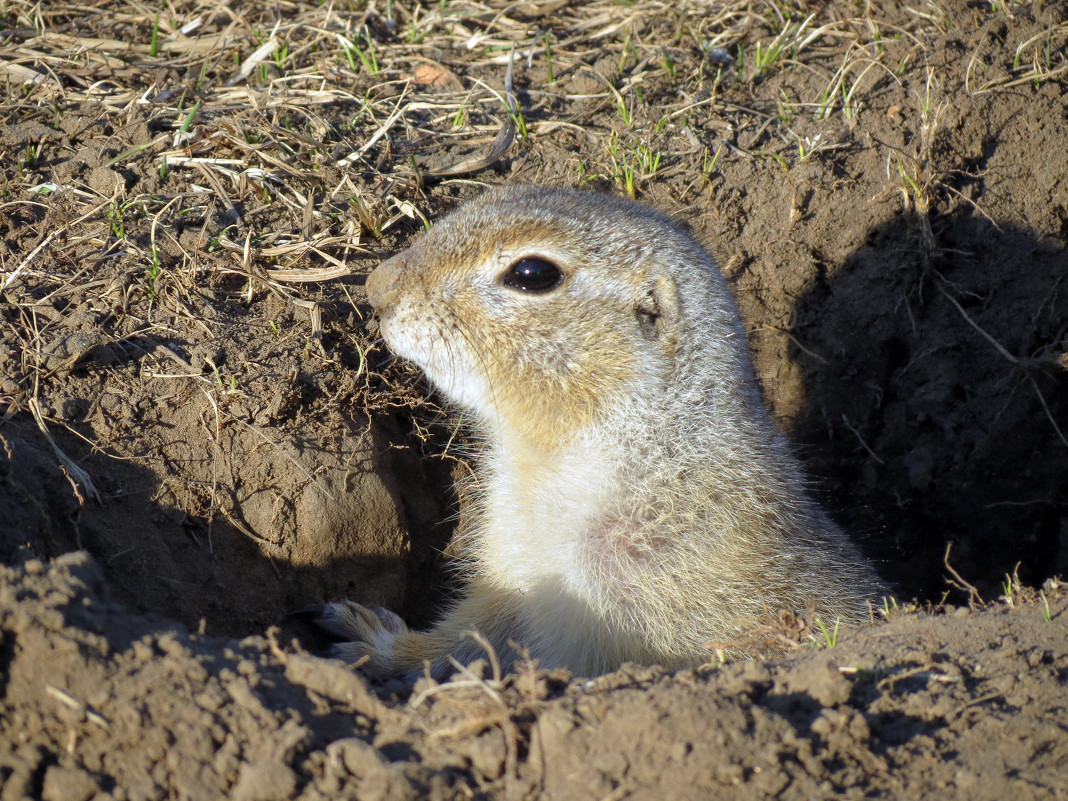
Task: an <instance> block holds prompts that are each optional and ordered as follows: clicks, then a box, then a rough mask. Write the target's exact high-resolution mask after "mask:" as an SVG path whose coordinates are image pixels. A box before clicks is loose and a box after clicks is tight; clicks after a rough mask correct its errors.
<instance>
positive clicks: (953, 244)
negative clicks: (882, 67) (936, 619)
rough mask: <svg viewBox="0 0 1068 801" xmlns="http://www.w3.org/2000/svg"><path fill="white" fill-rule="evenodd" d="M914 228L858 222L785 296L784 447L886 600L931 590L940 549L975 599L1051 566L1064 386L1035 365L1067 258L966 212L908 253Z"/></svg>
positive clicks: (1060, 347)
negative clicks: (822, 267)
mask: <svg viewBox="0 0 1068 801" xmlns="http://www.w3.org/2000/svg"><path fill="white" fill-rule="evenodd" d="M922 222H923V221H922V220H920V219H919V218H917V217H915V216H901V217H898V218H896V219H894V220H893V221H892V222H891V223H889V224H887V225H885V226H881V227H877V228H874V229H872V230H871V231H870V233H869V235H868V237H867V240H866V241H865V242H864V244H863V245H862V246H861V247H859V248H858V249H857V250H856V251H855V252H854V254H853V255H852V256H851V257H850V258H849V259H848V260H847V262H846V263H845V265H844V266H843V267H842V268H841V269H839V270H838V271H837V272H836V273H835V274H834V275H833V276H830V277H825V278H823V279H822V280H820V281H818V282H816V283H815V284H814V285H812V287H811V288H810V290H809V291H808V292H807V293H806V294H805V295H804V296H803V297H801V298H800V299H799V300H798V302H797V305H796V308H795V317H794V320H795V323H794V327H793V331H794V333H795V334H796V337H797V340H796V341H795V343H803V345H804V347H803V348H802V347H799V346H798V345H797V344H794V345H793V346H792V347H791V356H792V357H793V358H794V359H795V360H796V361H797V362H798V364H799V365H800V367H801V369H802V374H803V376H804V378H803V380H804V386H805V404H804V409H803V411H802V414H801V415H800V417H799V418H798V424H797V427H796V429H795V431H794V438H795V441H797V443H798V445H799V446H800V447H801V449H802V452H803V453H804V456H805V460H806V462H807V464H808V466H809V469H810V470H811V472H812V474H813V475H814V476H818V477H820V479H821V480H823V481H825V486H826V487H827V489H828V491H829V492H828V494H829V496H830V497H829V498H828V499H827V500H828V501H829V503H830V504H831V505H832V507H833V508H834V509H835V511H836V513H837V517H838V518H839V519H840V521H841V522H842V523H843V524H844V525H845V527H846V528H847V529H848V530H851V531H853V532H854V533H855V534H857V535H858V539H859V540H860V541H861V545H862V546H863V547H864V548H865V549H866V550H867V552H868V553H869V554H870V555H871V556H872V557H873V558H874V559H876V560H877V561H878V563H879V565H880V569H881V571H882V572H883V574H884V575H885V577H886V578H888V579H890V580H891V581H892V582H894V583H895V584H896V585H897V587H898V588H899V590H900V591H901V593H902V595H903V596H905V597H909V596H915V595H918V596H920V597H922V598H928V599H932V600H937V599H938V598H939V597H940V596H941V594H942V592H943V591H944V590H945V588H946V585H945V580H944V576H945V570H944V568H943V555H944V553H945V550H946V547H947V545H948V544H950V543H952V545H953V550H952V555H951V559H950V561H951V564H952V565H953V566H954V567H955V568H956V569H957V570H958V571H959V572H960V573H961V575H962V576H964V577H965V578H966V579H967V580H969V581H971V582H974V583H976V584H977V585H978V586H979V588H980V590H981V591H982V592H983V593H984V596H985V597H988V598H989V597H992V596H996V594H997V592H998V587H999V584H1000V581H1001V580H1002V579H1003V578H1004V576H1005V574H1006V573H1012V572H1013V570H1014V569H1015V568H1016V565H1017V564H1019V577H1020V579H1021V580H1022V581H1023V582H1024V583H1031V584H1037V583H1041V581H1042V580H1043V579H1044V578H1046V577H1048V576H1051V575H1057V574H1062V575H1063V574H1066V573H1068V471H1066V470H1065V469H1064V465H1065V461H1066V458H1068V442H1065V440H1064V436H1065V432H1068V392H1066V389H1068V375H1065V373H1064V372H1063V371H1062V370H1059V369H1058V368H1057V367H1056V366H1054V365H1053V364H1051V363H1050V362H1052V361H1054V360H1055V359H1056V358H1057V357H1058V356H1059V355H1060V354H1061V353H1063V352H1064V351H1065V350H1066V344H1068V339H1066V332H1068V280H1066V278H1068V258H1066V254H1065V252H1064V244H1063V241H1062V242H1056V241H1045V242H1044V241H1041V240H1039V239H1036V237H1035V235H1034V233H1033V232H1031V231H1027V230H1023V229H1021V228H1018V227H1016V226H1013V225H1011V224H1004V223H999V224H997V225H995V224H994V223H993V222H991V221H990V220H987V219H984V218H982V217H980V216H977V215H975V214H965V213H960V214H953V215H949V216H944V217H934V218H932V219H931V222H930V224H931V233H932V234H933V242H934V247H928V248H925V247H924V246H923V241H924V239H925V237H924V236H923V235H922V233H921V232H922V230H923V228H922ZM928 241H929V240H928ZM980 329H981V330H980ZM995 343H996V344H995ZM1043 360H1045V362H1046V363H1045V364H1044V365H1039V364H1038V362H1042V361H1043Z"/></svg>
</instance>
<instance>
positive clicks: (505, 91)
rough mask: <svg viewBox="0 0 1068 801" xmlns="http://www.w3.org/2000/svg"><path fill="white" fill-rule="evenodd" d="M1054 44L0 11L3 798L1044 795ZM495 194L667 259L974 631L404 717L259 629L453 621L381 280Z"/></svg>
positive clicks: (752, 26) (886, 547)
mask: <svg viewBox="0 0 1068 801" xmlns="http://www.w3.org/2000/svg"><path fill="white" fill-rule="evenodd" d="M1066 49H1068V14H1066V12H1065V8H1064V6H1063V4H1056V3H1042V4H1034V5H1030V4H1019V3H1008V4H1005V3H1000V2H998V3H989V4H987V3H969V2H964V0H946V1H945V2H939V0H933V1H932V2H925V3H915V4H913V5H900V4H897V3H878V2H872V3H868V4H866V5H862V6H857V5H855V4H851V3H845V2H831V3H827V4H820V5H819V6H818V7H817V6H812V7H811V8H810V7H809V6H807V5H805V4H802V5H796V4H795V5H790V4H786V5H773V4H766V3H762V2H720V3H692V4H685V3H683V4H677V3H655V2H648V1H647V0H643V2H638V3H634V4H630V5H624V4H616V3H610V2H592V3H585V4H569V3H562V2H539V3H534V2H529V3H522V2H521V3H512V4H505V3H498V2H492V3H481V4H480V3H474V2H451V1H446V2H444V3H440V4H433V5H429V6H422V5H418V4H415V3H409V2H393V3H387V4H371V5H364V4H356V3H351V4H343V3H335V4H326V5H321V6H320V5H313V4H303V3H282V4H258V3H251V2H237V3H230V4H227V5H222V4H217V3H212V2H196V1H194V2H181V1H177V2H170V1H169V0H168V2H164V3H163V4H162V5H160V6H159V7H158V8H157V7H156V6H152V7H151V8H150V9H149V7H147V6H145V5H143V4H138V3H124V2H111V3H103V2H88V3H63V2H57V3H47V4H34V3H29V2H20V0H12V1H11V2H7V3H3V4H0V75H2V76H3V78H4V82H3V86H4V92H5V95H4V98H3V101H2V103H0V237H2V238H3V242H4V247H3V248H0V409H2V412H3V418H2V419H0V558H2V560H3V562H4V563H5V565H6V567H2V568H0V669H2V672H0V781H2V782H3V787H2V789H0V799H3V801H7V799H9V798H23V797H26V798H45V799H48V801H53V799H55V800H58V799H75V800H76V801H87V800H88V799H93V798H96V799H101V801H102V800H103V799H107V798H114V799H163V798H175V799H179V798H182V799H184V798H193V799H199V798H217V797H220V796H228V797H233V798H238V799H247V800H249V801H251V800H252V799H263V800H264V801H266V799H290V798H303V799H313V798H332V799H333V798H357V797H358V798H361V799H362V798H471V797H474V796H479V797H486V798H497V797H500V798H534V797H544V798H562V799H564V798H590V799H604V798H620V799H622V798H643V797H647V798H662V797H716V798H733V797H737V798H764V797H767V798H772V797H777V798H798V799H801V798H818V797H846V798H851V797H858V798H861V797H864V798H871V797H874V798H903V797H934V796H937V797H943V798H949V799H954V798H960V799H969V800H974V799H985V798H990V799H1000V798H1006V797H1012V798H1019V799H1026V798H1036V799H1037V798H1043V799H1045V798H1060V797H1064V796H1065V789H1064V788H1065V786H1066V784H1065V780H1064V777H1065V775H1066V765H1068V732H1066V731H1065V724H1064V720H1065V719H1066V718H1068V710H1066V709H1065V706H1066V700H1065V699H1066V698H1068V656H1066V654H1068V627H1066V626H1065V606H1066V603H1068V600H1066V597H1065V593H1064V590H1063V588H1062V586H1061V585H1060V584H1058V583H1057V582H1056V581H1046V580H1047V579H1048V578H1049V577H1051V576H1055V575H1058V574H1066V573H1068V470H1065V469H1064V465H1065V464H1066V463H1068V393H1066V391H1065V389H1066V383H1065V382H1066V379H1065V367H1066V366H1068V358H1066V356H1065V353H1066V351H1068V299H1066V297H1068V251H1066V244H1068V243H1066V237H1068V160H1066V159H1065V158H1064V157H1063V154H1064V153H1066V152H1068V58H1066V55H1065V53H1066ZM509 62H513V66H512V69H511V71H510V76H509V68H508V65H509ZM508 181H523V182H534V183H541V184H546V185H568V186H589V187H590V188H593V189H598V190H601V191H614V192H618V193H626V194H633V195H635V196H636V197H638V198H639V199H641V200H644V201H645V202H649V203H651V204H653V205H655V206H657V207H659V208H661V209H662V210H664V211H666V212H668V213H670V214H672V215H674V216H675V217H676V218H677V219H679V220H680V221H681V222H683V223H684V224H686V225H688V226H689V227H690V228H691V230H693V232H694V233H695V235H696V236H698V238H699V239H701V241H702V242H704V243H705V244H706V245H707V246H708V247H709V249H710V250H711V251H712V252H713V253H715V254H716V255H717V257H718V259H719V261H720V263H721V265H722V266H723V268H724V272H725V273H726V274H727V276H728V278H729V280H730V281H731V284H732V286H733V287H734V289H735V292H736V295H737V297H738V300H739V304H740V306H741V308H742V311H743V316H744V317H745V320H746V324H747V327H748V329H749V335H750V345H751V348H752V351H753V355H754V360H755V362H756V364H757V367H758V370H759V372H760V374H761V378H762V380H763V383H764V389H765V394H766V397H767V400H768V402H769V404H770V405H771V406H772V408H773V410H774V412H775V414H776V416H777V419H778V420H779V421H780V423H781V425H782V426H783V427H784V429H786V430H787V431H788V432H789V433H790V434H791V436H792V437H793V439H794V441H795V442H796V443H797V444H798V446H799V448H800V450H801V451H802V453H803V454H804V456H805V460H806V462H807V463H808V464H809V465H810V468H811V473H812V474H813V476H814V477H816V478H815V479H814V480H815V481H817V482H818V483H817V484H816V487H817V491H818V492H819V494H820V496H821V498H823V500H824V501H825V503H826V504H827V506H828V507H829V508H830V509H831V511H832V513H833V514H834V515H835V516H836V517H837V518H838V519H839V520H840V521H841V522H842V523H843V524H844V526H845V527H846V528H847V529H848V530H850V531H852V532H855V534H856V537H857V539H858V542H859V543H860V545H861V546H862V547H863V548H864V549H865V551H866V552H867V553H868V555H869V556H870V557H872V558H873V559H874V560H876V561H877V564H878V565H879V567H880V569H881V571H882V572H883V574H884V576H885V577H886V578H887V579H888V580H890V581H891V582H893V584H894V585H895V586H896V587H897V589H898V593H897V595H898V598H899V599H904V598H911V597H914V596H917V597H919V598H921V599H926V600H930V601H939V600H940V599H941V598H942V593H943V591H944V590H946V589H947V588H948V589H949V590H950V591H951V592H953V593H955V595H954V596H953V597H952V598H951V602H952V603H957V604H963V603H968V604H969V606H961V607H957V608H954V607H948V608H946V609H943V610H941V611H939V612H938V613H921V612H916V611H912V612H907V613H906V612H905V611H904V607H905V606H908V605H907V604H905V603H904V602H901V603H900V604H899V606H900V607H901V608H899V609H895V608H894V605H893V604H892V603H890V602H889V601H888V602H887V604H886V607H885V608H884V609H882V610H876V611H875V613H873V617H874V618H876V619H879V620H880V622H879V623H877V624H876V625H873V626H872V627H871V628H869V629H865V630H863V631H857V632H849V633H842V634H840V635H839V637H838V640H837V641H835V642H834V643H833V647H827V646H828V645H830V644H831V642H829V641H828V637H830V639H831V640H833V639H834V638H833V635H831V634H828V635H827V636H824V635H822V634H820V635H818V636H817V637H816V638H815V641H814V642H809V643H807V644H802V647H799V648H798V649H797V650H796V651H795V652H794V653H795V656H794V657H793V658H790V659H787V660H784V661H782V662H779V663H761V662H750V663H746V664H733V665H724V666H718V667H709V668H708V669H706V670H701V671H694V672H687V673H679V674H667V673H664V672H663V671H660V670H658V669H656V668H651V667H636V666H635V667H628V668H624V669H623V670H621V671H619V672H618V673H615V674H612V675H609V676H606V677H601V678H598V679H594V680H592V681H586V680H583V679H572V678H571V677H570V676H568V675H566V673H551V674H547V673H545V672H541V671H537V670H534V669H530V670H526V671H523V672H521V673H520V674H518V675H514V676H507V677H499V676H495V675H494V673H493V670H492V666H484V667H481V668H479V667H476V668H474V669H473V673H472V674H470V675H468V674H461V675H459V676H458V677H457V679H456V680H455V681H453V682H451V683H447V684H442V685H434V684H432V683H430V682H428V681H424V682H422V683H421V684H420V685H419V686H418V687H417V688H416V690H415V692H414V693H413V694H411V695H403V694H402V696H401V697H397V696H396V695H395V694H396V693H398V692H399V690H398V689H397V688H390V687H387V688H370V687H369V686H368V685H367V683H366V682H364V680H363V679H362V678H361V677H360V676H359V675H358V674H356V673H353V672H352V671H350V670H349V669H348V668H345V667H342V666H340V665H337V664H334V663H330V662H326V661H323V660H319V659H316V658H315V657H312V656H309V655H308V654H307V653H306V652H305V651H303V650H302V646H301V645H300V644H299V643H294V642H292V641H291V635H293V634H300V635H301V636H304V637H305V640H304V644H305V647H307V646H309V645H314V644H313V643H309V641H308V640H307V636H308V635H307V632H297V631H291V630H290V629H289V628H285V629H284V630H283V633H280V634H276V633H274V630H272V629H270V627H271V626H272V624H275V623H277V622H278V621H279V620H280V619H281V618H282V616H283V615H284V614H285V612H287V611H289V610H291V609H294V608H296V607H300V606H303V605H306V604H310V603H316V602H321V601H323V600H327V599H335V598H341V597H351V598H354V599H356V600H360V601H363V602H367V603H373V604H381V605H385V606H389V607H391V608H393V609H396V610H397V611H399V612H402V613H403V614H404V615H405V616H406V617H407V618H408V619H409V620H410V621H411V622H413V623H415V624H425V623H428V622H430V621H431V620H433V617H434V614H435V610H436V609H437V608H438V607H439V605H440V601H441V599H442V598H444V597H446V596H447V594H448V593H449V592H450V590H449V588H448V586H447V571H444V570H443V569H442V568H443V565H442V558H441V557H440V556H439V554H441V553H443V552H444V553H448V550H447V544H448V539H449V535H450V532H451V523H450V522H449V520H450V516H451V515H452V513H453V511H454V509H455V504H456V499H455V498H453V497H452V493H451V490H450V487H451V484H452V481H453V480H454V478H456V477H457V476H459V475H462V474H463V473H464V471H465V470H466V466H465V464H464V462H463V460H462V451H460V450H458V447H457V444H458V443H461V442H462V439H463V431H462V430H458V429H457V428H456V426H455V421H453V420H451V419H450V418H449V417H448V416H446V415H445V414H443V413H442V412H441V411H440V410H439V409H438V408H437V406H436V405H435V403H434V402H433V399H429V400H428V399H427V398H426V392H425V388H424V387H423V386H422V385H421V384H420V383H419V379H418V377H417V376H416V375H415V374H414V373H413V372H411V371H410V370H409V369H408V368H407V367H406V366H405V365H403V364H400V363H397V362H394V361H392V360H390V359H389V357H388V354H387V353H385V352H384V351H383V349H382V348H381V346H380V345H379V344H378V343H376V341H375V337H374V330H373V322H371V321H370V318H369V314H368V309H367V307H366V304H365V303H364V302H363V292H362V287H361V285H362V282H363V278H364V277H365V276H366V274H367V272H368V271H369V270H370V269H371V268H372V267H373V266H374V265H375V264H377V263H378V261H379V260H381V259H382V258H384V257H386V256H388V255H390V254H392V253H394V252H396V251H397V250H399V249H401V248H403V247H404V246H405V245H406V244H407V243H408V242H409V241H410V240H411V238H412V237H413V236H415V235H416V234H417V233H418V231H419V230H421V229H422V228H423V226H424V225H425V224H429V223H430V221H432V220H434V219H435V218H437V217H438V216H440V214H442V213H443V212H444V211H446V210H447V209H448V208H451V207H452V206H453V205H455V204H456V203H457V202H458V201H460V200H462V199H464V198H466V197H470V196H473V195H474V194H476V193H477V192H478V191H479V189H480V187H482V186H484V185H492V184H498V183H502V182H508ZM949 544H952V546H953V547H952V552H951V554H950V560H949V561H950V564H949V567H951V569H949V570H947V564H946V563H945V561H944V560H943V556H944V554H945V551H946V547H947V545H949ZM72 551H78V552H80V553H75V554H71V553H70V552H72ZM84 552H88V554H90V555H91V556H89V555H86V554H85V553H84ZM954 571H955V572H954ZM1006 574H1009V576H1010V577H1009V578H1006ZM947 575H949V576H950V577H951V578H952V585H947V584H946V582H945V578H946V576H947ZM1044 582H1045V583H1044ZM969 584H973V585H974V587H972V586H969ZM954 585H955V586H956V587H957V589H954V588H953V586H954ZM1027 586H1034V587H1042V589H1041V590H1040V591H1033V590H1027V589H1025V587H1027ZM995 599H1000V600H995ZM883 618H889V619H888V620H883ZM191 632H196V633H191ZM241 637H245V638H246V639H244V640H238V639H237V638H241ZM820 645H822V647H819V646H820ZM711 656H712V654H711V653H710V657H711Z"/></svg>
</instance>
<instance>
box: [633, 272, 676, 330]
mask: <svg viewBox="0 0 1068 801" xmlns="http://www.w3.org/2000/svg"><path fill="white" fill-rule="evenodd" d="M635 313H636V314H637V316H638V325H639V327H640V328H641V330H642V333H643V334H644V335H645V336H646V337H647V338H649V339H653V340H662V339H664V338H665V337H666V336H670V337H671V338H672V339H674V333H675V328H676V325H677V324H678V320H679V293H678V288H677V287H676V286H675V282H674V281H673V280H671V278H669V277H668V276H666V275H656V276H651V277H650V278H649V281H648V283H647V285H646V287H645V292H644V294H643V295H642V296H641V298H640V299H639V300H638V305H637V308H636V309H635Z"/></svg>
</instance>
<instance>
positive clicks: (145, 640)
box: [0, 553, 1068, 801]
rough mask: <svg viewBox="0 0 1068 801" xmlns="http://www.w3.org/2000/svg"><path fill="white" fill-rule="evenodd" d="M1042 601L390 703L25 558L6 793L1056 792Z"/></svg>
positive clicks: (12, 606)
mask: <svg viewBox="0 0 1068 801" xmlns="http://www.w3.org/2000/svg"><path fill="white" fill-rule="evenodd" d="M1047 592H1048V595H1047V596H1046V601H1047V602H1048V605H1047V603H1046V602H1034V601H1032V602H1029V603H1028V602H1025V601H1024V600H1023V599H1019V602H1018V603H1016V604H1014V605H1013V606H1004V607H1001V608H998V609H991V610H988V611H982V612H969V611H968V609H966V608H962V609H959V610H957V611H956V612H951V613H947V614H943V615H939V616H934V617H931V616H927V615H916V614H912V615H905V614H904V613H902V614H900V615H898V616H897V617H896V619H892V620H891V621H890V622H888V623H885V624H882V625H880V626H878V627H875V628H872V629H869V630H865V631H860V632H850V633H849V635H847V636H843V637H842V638H841V641H839V642H836V643H835V644H834V647H833V648H824V649H822V650H820V649H814V648H813V649H808V652H807V653H804V654H802V655H799V656H798V657H797V658H796V659H793V660H787V661H786V662H784V663H782V664H777V665H763V664H760V663H756V662H752V663H741V664H734V665H725V666H721V667H718V668H709V669H707V670H699V671H692V672H682V673H676V674H665V673H664V672H663V671H662V670H659V669H656V668H646V667H638V666H626V667H624V668H623V669H622V670H621V671H619V672H617V673H614V674H610V675H608V676H603V677H601V678H598V679H594V680H572V679H571V678H570V676H569V675H568V674H567V673H566V671H556V672H553V673H546V672H544V671H538V670H534V669H528V670H525V671H522V672H521V673H520V674H518V675H513V676H509V677H504V678H501V677H494V676H493V674H492V672H491V671H489V670H487V669H486V665H485V663H480V664H479V665H476V666H474V667H472V668H471V671H470V672H465V673H463V674H460V675H458V676H456V677H455V678H454V680H453V681H451V682H449V683H445V684H436V683H435V682H433V681H431V680H429V679H424V680H422V681H421V682H420V683H419V684H418V685H417V687H416V691H415V695H413V697H412V699H411V701H410V703H409V704H408V705H407V706H398V705H396V704H395V703H391V702H389V700H388V699H386V698H380V697H378V696H376V695H375V694H374V693H373V692H372V691H371V690H370V689H369V688H368V686H367V684H366V682H364V681H363V680H362V679H361V678H360V677H359V676H357V675H356V674H355V673H353V672H352V671H351V670H350V669H349V668H348V667H346V666H344V665H341V664H339V663H336V662H331V661H328V660H323V659H318V658H315V657H309V656H306V655H301V654H294V653H286V652H285V651H283V650H281V649H279V647H278V645H277V643H276V641H275V640H274V639H273V638H272V639H265V638H264V637H250V638H247V639H245V640H242V641H241V642H236V641H229V642H227V641H222V640H218V639H212V638H209V637H201V636H195V635H193V636H191V635H190V634H188V633H187V632H186V631H185V630H184V629H183V628H182V627H180V626H176V625H175V624H173V623H167V622H165V621H160V620H158V619H149V618H139V617H133V616H131V615H129V614H128V613H126V612H125V611H124V610H123V609H122V608H121V607H120V606H118V605H117V604H115V603H114V602H112V601H109V600H108V597H107V590H106V585H105V582H104V579H103V575H102V573H101V571H100V570H99V568H98V567H97V566H96V565H95V564H94V563H93V562H92V560H91V559H90V558H89V557H88V556H87V555H86V554H84V553H72V554H69V555H66V556H63V557H61V558H60V559H58V560H56V562H55V563H54V564H53V565H51V566H46V565H44V564H42V563H40V562H37V561H30V562H28V563H26V564H25V565H24V566H23V567H22V568H21V569H11V568H2V569H0V649H2V650H0V654H2V659H3V666H4V676H5V681H4V686H3V693H4V705H3V709H4V715H3V718H2V722H0V776H3V779H4V789H3V794H4V795H3V797H4V798H20V797H37V798H44V799H45V801H88V799H97V801H103V799H106V798H115V799H158V798H189V799H209V798H220V797H228V798H234V799H238V800H239V801H253V800H255V801H271V800H272V799H277V800H278V801H282V799H290V798H300V799H320V798H322V799H325V798H332V799H338V798H360V799H368V798H390V799H398V798H401V799H403V798H412V799H416V798H427V799H454V798H455V799H460V798H471V797H472V796H473V795H478V796H479V797H485V798H498V797H499V798H521V797H531V796H533V795H539V794H540V795H543V796H544V797H548V798H575V799H586V798H588V799H603V798H605V797H606V796H609V795H616V796H620V797H623V796H624V795H625V796H626V797H628V798H638V799H641V798H648V799H656V798H665V797H668V798H682V797H697V796H702V795H706V796H709V797H713V796H714V797H716V798H784V799H793V798H796V799H809V798H817V797H823V798H827V797H831V796H833V797H836V798H872V797H879V798H883V797H885V798H900V797H903V796H904V795H908V796H909V797H933V796H936V795H937V797H939V798H947V799H956V798H960V799H988V798H989V799H999V798H1007V797H1013V798H1020V799H1030V798H1034V799H1052V798H1062V797H1064V783H1063V779H1064V774H1063V765H1064V761H1065V760H1066V759H1068V737H1065V731H1064V726H1063V722H1062V720H1061V719H1062V718H1063V713H1064V708H1063V707H1064V703H1063V699H1064V684H1065V681H1066V680H1068V628H1066V627H1065V626H1064V623H1063V621H1064V616H1065V615H1066V613H1068V612H1066V610H1068V593H1066V592H1065V591H1064V589H1063V587H1062V588H1054V587H1052V586H1050V587H1047ZM45 665H46V666H47V669H46V670H42V666H45ZM483 673H485V674H486V675H485V677H484V678H483V677H482V674H483Z"/></svg>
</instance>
